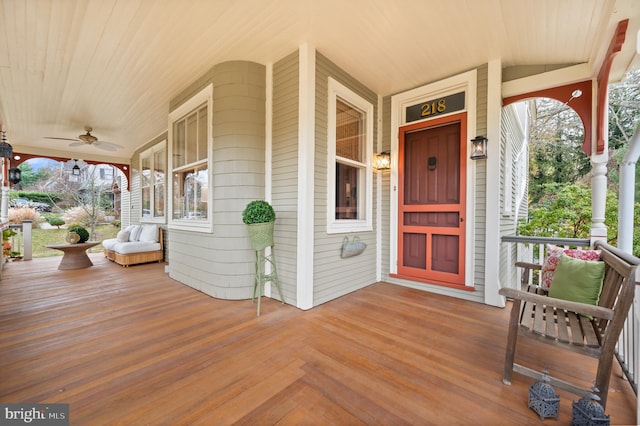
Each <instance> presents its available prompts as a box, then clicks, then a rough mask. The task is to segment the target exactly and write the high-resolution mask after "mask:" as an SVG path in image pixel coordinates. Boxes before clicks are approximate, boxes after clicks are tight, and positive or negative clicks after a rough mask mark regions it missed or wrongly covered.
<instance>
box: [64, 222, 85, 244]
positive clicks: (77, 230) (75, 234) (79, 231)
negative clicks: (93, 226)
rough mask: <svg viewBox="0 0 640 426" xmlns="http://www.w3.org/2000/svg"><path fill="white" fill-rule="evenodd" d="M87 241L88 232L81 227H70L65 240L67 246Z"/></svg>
mask: <svg viewBox="0 0 640 426" xmlns="http://www.w3.org/2000/svg"><path fill="white" fill-rule="evenodd" d="M88 239H89V231H87V230H86V229H85V228H83V227H82V226H72V227H71V228H69V231H68V232H67V237H66V240H67V242H68V243H69V244H80V243H86V242H87V240H88Z"/></svg>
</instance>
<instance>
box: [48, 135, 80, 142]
mask: <svg viewBox="0 0 640 426" xmlns="http://www.w3.org/2000/svg"><path fill="white" fill-rule="evenodd" d="M44 138H45V139H56V140H59V141H74V142H77V141H78V140H79V139H74V138H55V137H53V136H45V137H44Z"/></svg>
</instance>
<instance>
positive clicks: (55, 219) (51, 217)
mask: <svg viewBox="0 0 640 426" xmlns="http://www.w3.org/2000/svg"><path fill="white" fill-rule="evenodd" d="M44 219H45V220H46V221H47V223H48V224H49V225H51V226H57V227H58V229H60V227H61V226H62V225H64V224H65V221H64V219H62V217H60V216H59V215H57V214H51V213H46V214H44Z"/></svg>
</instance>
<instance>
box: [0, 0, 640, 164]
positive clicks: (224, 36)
mask: <svg viewBox="0 0 640 426" xmlns="http://www.w3.org/2000/svg"><path fill="white" fill-rule="evenodd" d="M627 18H628V19H630V22H629V29H628V31H627V42H626V43H625V45H624V46H623V50H622V52H620V53H619V54H618V55H617V56H616V59H615V62H614V66H613V70H612V76H613V78H620V77H621V76H622V75H623V74H624V73H625V72H626V71H627V70H630V69H635V68H640V61H639V60H638V55H637V54H636V37H637V33H638V28H639V27H640V0H447V1H443V0H2V1H1V2H0V124H2V125H4V127H5V128H6V130H7V136H8V138H9V142H10V143H11V144H12V145H13V146H14V149H15V150H22V151H23V152H27V153H43V154H46V153H49V154H50V155H57V154H60V155H65V156H69V157H75V158H84V159H98V160H100V159H105V160H107V161H108V160H111V161H114V162H127V161H128V159H129V158H130V156H131V154H132V153H133V152H134V150H135V149H136V148H137V147H139V146H141V145H143V144H144V143H146V142H147V141H149V140H151V139H152V138H154V137H156V136H158V135H159V134H161V133H162V132H163V131H165V130H166V129H167V114H168V107H169V101H170V99H171V98H173V97H175V96H176V95H177V94H179V93H180V92H181V91H182V90H183V89H184V88H186V87H187V86H188V85H189V84H190V83H192V82H193V81H194V80H195V79H196V78H198V77H199V76H201V75H202V74H203V73H205V72H206V71H207V70H209V69H210V68H211V67H212V66H213V65H215V64H217V63H220V62H224V61H228V60H237V59H240V60H250V61H255V62H258V63H262V64H269V63H273V62H275V61H277V60H279V59H281V58H282V57H284V56H286V55H288V54H290V53H292V52H294V51H295V50H296V49H297V48H298V47H299V46H300V45H302V44H304V43H307V44H309V45H310V46H312V47H315V48H316V49H317V50H318V51H320V52H321V53H323V54H324V55H325V56H327V57H328V58H329V59H330V60H332V61H333V62H334V63H336V64H337V65H338V66H340V67H342V68H343V69H345V70H346V71H347V72H349V73H351V74H352V75H354V76H355V77H356V78H357V79H359V80H360V81H362V82H363V83H364V84H366V85H367V86H369V87H370V88H371V89H373V90H374V91H376V92H377V93H379V94H381V95H389V94H393V93H398V92H400V91H403V90H406V89H409V88H413V87H416V86H418V85H421V84H424V83H428V82H432V81H435V80H438V79H440V78H443V77H447V76H450V75H452V74H456V73H459V72H462V71H466V70H468V69H472V68H474V67H476V66H478V65H480V64H483V63H486V62H487V61H489V60H494V59H501V60H502V65H503V67H514V66H521V65H557V64H579V63H587V64H589V65H590V66H591V67H593V70H594V73H595V72H596V71H595V70H597V69H598V67H599V64H600V62H601V61H602V59H603V57H604V53H605V51H606V49H607V47H608V45H609V41H610V40H611V37H612V35H613V31H614V29H615V27H616V25H617V23H618V22H619V21H620V20H623V19H627ZM86 125H90V126H92V127H93V132H92V133H93V135H95V136H97V137H98V138H99V139H101V140H104V141H108V142H111V143H113V144H118V145H120V146H121V148H118V149H117V150H115V151H106V150H100V149H98V147H96V146H86V145H83V146H74V147H70V146H69V144H70V143H71V142H70V141H64V140H56V139H45V138H44V137H58V138H74V137H77V136H78V135H79V134H81V133H83V132H84V131H83V129H84V126H86Z"/></svg>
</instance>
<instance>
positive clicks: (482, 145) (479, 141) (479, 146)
mask: <svg viewBox="0 0 640 426" xmlns="http://www.w3.org/2000/svg"><path fill="white" fill-rule="evenodd" d="M487 141H488V139H487V138H485V137H484V136H476V137H475V138H473V139H471V159H472V160H481V159H483V158H487Z"/></svg>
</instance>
